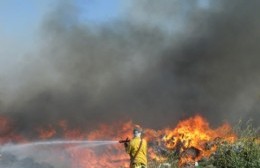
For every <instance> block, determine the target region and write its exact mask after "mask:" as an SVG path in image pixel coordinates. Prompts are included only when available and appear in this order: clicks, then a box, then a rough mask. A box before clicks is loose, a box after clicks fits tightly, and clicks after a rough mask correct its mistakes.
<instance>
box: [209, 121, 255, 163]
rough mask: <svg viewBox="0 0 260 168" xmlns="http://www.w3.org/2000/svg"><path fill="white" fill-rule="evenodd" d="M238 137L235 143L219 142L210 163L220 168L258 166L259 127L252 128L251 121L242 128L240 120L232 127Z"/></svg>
mask: <svg viewBox="0 0 260 168" xmlns="http://www.w3.org/2000/svg"><path fill="white" fill-rule="evenodd" d="M234 130H235V132H236V134H237V135H238V139H237V140H236V142H235V143H233V144H230V143H225V142H223V143H220V144H218V149H217V151H216V153H215V155H214V156H213V157H212V158H211V160H212V163H213V165H214V166H216V167H220V168H238V167H241V168H259V167H260V143H259V140H260V139H259V138H260V137H259V129H255V128H253V126H252V124H251V122H248V123H247V124H246V128H242V124H241V122H240V123H239V124H238V125H237V126H236V127H235V128H234Z"/></svg>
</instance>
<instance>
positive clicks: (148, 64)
mask: <svg viewBox="0 0 260 168" xmlns="http://www.w3.org/2000/svg"><path fill="white" fill-rule="evenodd" d="M200 3H201V1H195V0H193V1H192V2H191V1H188V0H184V1H181V2H180V1H156V0H149V1H148V0H143V1H137V0H133V1H125V3H124V4H123V5H122V6H123V7H122V9H123V10H122V13H121V17H119V18H117V19H115V20H112V21H111V22H108V23H104V24H97V25H93V24H92V23H83V22H82V21H81V20H80V10H79V9H78V8H77V7H76V6H75V5H74V4H73V3H72V2H70V3H65V2H64V1H62V3H61V4H59V5H58V7H57V8H55V9H54V10H53V11H52V12H51V13H49V15H48V16H46V18H45V20H44V21H43V22H42V27H41V35H40V36H41V40H40V41H39V45H38V46H40V47H39V49H38V48H37V49H35V51H32V52H31V53H28V54H27V56H25V57H24V58H25V60H27V61H24V63H23V65H22V68H20V70H21V71H20V72H19V73H18V75H17V78H15V79H13V80H11V82H10V83H12V86H8V88H9V90H13V89H14V88H15V92H14V91H13V92H9V93H6V91H4V89H5V90H6V88H5V87H4V86H2V87H3V89H2V92H3V94H4V95H6V96H4V97H2V98H1V99H2V105H1V107H2V110H1V113H2V114H4V115H8V116H11V118H12V119H13V121H14V123H15V124H16V131H17V132H21V133H24V134H30V132H31V131H32V130H31V128H34V127H35V126H40V125H43V126H44V125H47V124H52V123H55V122H57V121H59V120H61V119H65V120H67V121H68V122H69V123H70V124H71V126H73V127H84V128H83V129H86V130H90V129H94V128H95V126H96V125H97V124H98V123H101V122H108V123H109V122H115V121H118V120H127V119H132V120H133V122H135V123H140V124H141V125H143V126H144V127H152V128H161V127H164V126H168V125H175V124H176V123H177V122H178V121H179V120H180V119H183V118H185V117H190V116H193V115H194V114H197V113H199V114H201V115H202V116H204V117H205V118H207V119H208V120H209V122H210V123H212V124H213V125H217V124H220V123H222V122H223V121H229V122H231V123H233V122H237V121H238V120H239V119H240V118H241V119H249V118H253V119H254V121H255V123H256V124H258V123H257V121H258V120H259V110H260V106H259V99H260V76H259V74H260V66H259V63H260V57H259V53H260V47H259V40H260V31H259V26H260V20H259V16H260V12H259V10H258V8H259V5H260V1H257V0H255V1H254V0H253V1H243V0H229V1H226V0H219V1H213V0H209V3H208V5H207V6H203V5H202V6H201V5H200ZM2 87H1V88H2ZM7 90H8V89H7ZM7 98H8V100H7Z"/></svg>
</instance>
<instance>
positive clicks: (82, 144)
mask: <svg viewBox="0 0 260 168" xmlns="http://www.w3.org/2000/svg"><path fill="white" fill-rule="evenodd" d="M116 143H118V141H87V140H85V141H76V140H71V141H65V140H53V141H37V142H31V143H23V144H6V145H4V146H2V147H1V152H13V151H17V150H23V149H30V148H34V147H51V146H56V147H57V146H64V145H70V146H76V147H95V146H101V145H112V144H116Z"/></svg>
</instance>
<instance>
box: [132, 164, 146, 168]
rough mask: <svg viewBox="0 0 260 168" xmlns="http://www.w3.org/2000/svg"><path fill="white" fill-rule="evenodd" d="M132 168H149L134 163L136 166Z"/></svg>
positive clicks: (133, 165)
mask: <svg viewBox="0 0 260 168" xmlns="http://www.w3.org/2000/svg"><path fill="white" fill-rule="evenodd" d="M131 168H147V167H146V165H144V164H138V163H134V164H131Z"/></svg>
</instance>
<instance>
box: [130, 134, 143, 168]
mask: <svg viewBox="0 0 260 168" xmlns="http://www.w3.org/2000/svg"><path fill="white" fill-rule="evenodd" d="M142 141H143V142H142V146H141V148H140V150H139V152H138V154H137V155H136V158H135V159H134V160H133V157H134V156H135V154H136V152H137V150H138V148H139V146H140V142H141V138H139V137H135V138H133V139H132V140H131V141H130V143H129V145H128V146H127V147H126V152H127V153H128V154H129V155H130V158H131V164H133V163H135V164H144V165H147V142H146V140H145V139H142Z"/></svg>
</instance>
